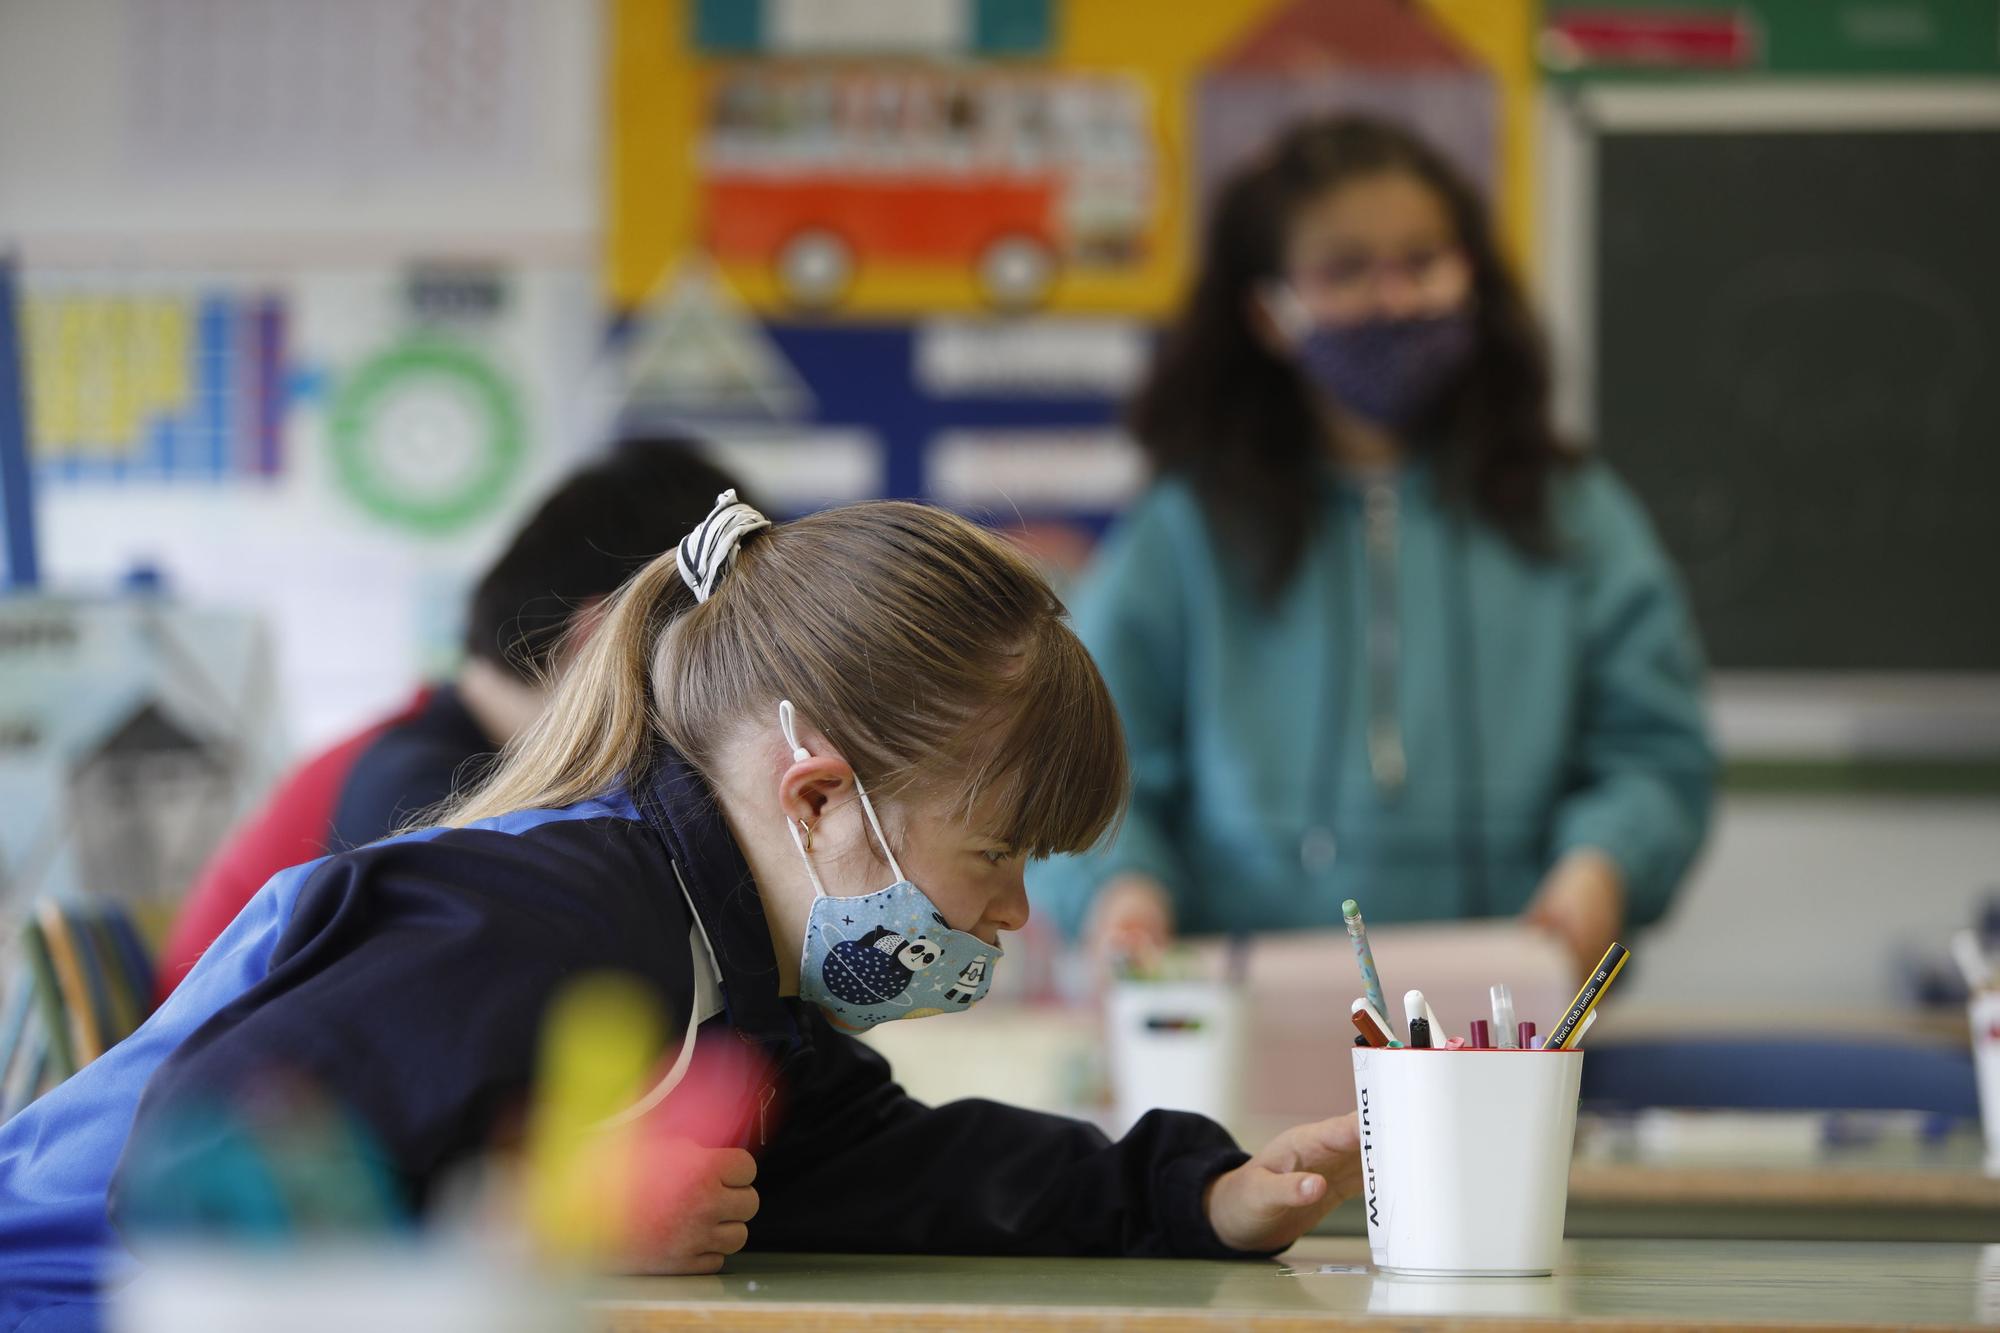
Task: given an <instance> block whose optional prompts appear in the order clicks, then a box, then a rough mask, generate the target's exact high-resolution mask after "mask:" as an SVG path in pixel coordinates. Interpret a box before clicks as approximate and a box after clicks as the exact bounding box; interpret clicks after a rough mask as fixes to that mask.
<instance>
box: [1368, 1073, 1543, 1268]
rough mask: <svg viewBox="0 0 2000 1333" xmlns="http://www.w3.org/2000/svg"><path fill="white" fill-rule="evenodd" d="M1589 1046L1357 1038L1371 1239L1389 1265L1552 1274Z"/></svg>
mask: <svg viewBox="0 0 2000 1333" xmlns="http://www.w3.org/2000/svg"><path fill="white" fill-rule="evenodd" d="M1582 1074H1583V1052H1581V1051H1413V1050H1407V1049H1404V1050H1381V1049H1374V1048H1369V1047H1356V1048H1355V1049H1354V1094H1355V1103H1356V1107H1357V1108H1358V1114H1359V1116H1360V1121H1361V1176H1362V1192H1363V1204H1364V1205H1365V1208H1366V1211H1367V1216H1368V1247H1369V1249H1370V1251H1371V1252H1372V1253H1373V1255H1374V1259H1375V1266H1376V1267H1377V1268H1380V1269H1381V1270H1382V1271H1384V1272H1386V1273H1406V1274H1414V1275H1417V1276H1421V1277H1480V1276H1486V1277H1544V1276H1547V1275H1548V1274H1550V1273H1553V1272H1554V1271H1555V1267H1556V1257H1557V1255H1558V1254H1559V1253H1560V1252H1561V1250H1562V1235H1563V1211H1564V1209H1565V1208H1566V1207H1567V1206H1568V1204H1569V1162H1570V1148H1571V1145H1572V1142H1573V1140H1574V1139H1575V1136H1576V1095H1577V1081H1578V1079H1579V1078H1581V1076H1582Z"/></svg>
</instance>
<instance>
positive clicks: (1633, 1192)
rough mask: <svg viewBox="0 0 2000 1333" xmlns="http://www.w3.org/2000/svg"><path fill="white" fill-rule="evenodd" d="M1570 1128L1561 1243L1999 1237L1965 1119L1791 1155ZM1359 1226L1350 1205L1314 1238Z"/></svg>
mask: <svg viewBox="0 0 2000 1333" xmlns="http://www.w3.org/2000/svg"><path fill="white" fill-rule="evenodd" d="M1603 1140H1604V1136H1602V1135H1595V1136H1593V1135H1592V1134H1590V1133H1589V1132H1588V1127H1587V1126H1586V1127H1585V1128H1584V1129H1581V1130H1580V1131H1579V1134H1578V1151H1577V1159H1576V1162H1575V1165H1574V1166H1573V1167H1572V1168H1571V1169H1570V1176H1569V1212H1568V1215H1567V1218H1566V1221H1565V1224H1564V1234H1566V1235H1568V1236H1570V1237H1571V1238H1573V1239H1574V1238H1607V1237H1675V1238H1680V1239H1689V1240H1704V1239H1706V1240H1726V1239H1735V1238H1751V1239H1760V1240H1908V1241H1915V1240H1922V1241H1982V1242H1983V1241H2000V1177H1995V1176H1989V1175H1987V1174H1986V1172H1985V1169H1984V1157H1985V1145H1984V1143H1983V1141H1982V1140H1981V1138H1980V1135H1979V1131H1978V1127H1977V1126H1976V1125H1969V1124H1968V1125H1962V1126H1960V1127H1958V1128H1957V1129H1955V1130H1953V1131H1952V1132H1951V1133H1950V1134H1948V1135H1946V1136H1944V1137H1942V1138H1940V1139H1937V1140H1934V1141H1926V1142H1917V1141H1913V1140H1912V1139H1911V1138H1909V1137H1906V1136H1893V1135H1891V1136H1884V1137H1882V1138H1879V1139H1876V1140H1874V1141H1869V1142H1862V1143H1856V1144H1851V1145H1846V1146H1832V1147H1821V1148H1818V1149H1816V1150H1814V1151H1812V1152H1811V1153H1809V1154H1804V1155H1799V1156H1795V1157H1782V1156H1781V1157H1764V1158H1761V1159H1760V1158H1752V1157H1743V1158H1739V1159H1736V1160H1730V1159H1727V1158H1723V1157H1715V1156H1704V1155H1701V1154H1698V1153H1665V1154H1662V1153H1647V1152H1642V1151H1634V1150H1632V1149H1631V1148H1629V1147H1618V1146H1615V1145H1614V1146H1607V1145H1605V1144H1604V1141H1603ZM1364 1230H1365V1226H1364V1223H1363V1221H1362V1216H1361V1208H1360V1205H1359V1204H1358V1203H1352V1202H1350V1203H1347V1204H1343V1205H1341V1207H1339V1208H1337V1209H1335V1210H1334V1211H1333V1212H1332V1213H1331V1214H1329V1215H1328V1217H1327V1219H1326V1221H1325V1222H1324V1223H1323V1224H1322V1225H1321V1227H1320V1231H1321V1233H1322V1234H1326V1235H1347V1236H1358V1235H1361V1234H1362V1233H1363V1231H1364Z"/></svg>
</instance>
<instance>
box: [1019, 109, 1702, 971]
mask: <svg viewBox="0 0 2000 1333" xmlns="http://www.w3.org/2000/svg"><path fill="white" fill-rule="evenodd" d="M1663 373H1665V371H1664V368H1663ZM1548 397H1549V370H1548V362H1547V358H1546V354H1545V352H1544V350H1543V347H1542V342H1541V338H1540V335H1539V332H1538V330H1537V329H1536V328H1535V326H1534V324H1533V322H1532V320H1531V318H1530V316H1529V314H1528V311H1527V308H1526V304H1525V302H1524V301H1523V299H1522V296H1521V293H1520V291H1519V289H1518V287H1517V286H1516V284H1515V282H1514V280H1513V278H1512V276H1511V275H1510V274H1509V273H1508V272H1507V270H1506V269H1505V267H1504V266H1503V265H1502V263H1501V260H1500V257H1499V254H1498V252H1497V250H1496V247H1495V244H1494V240H1493V236H1492V233H1491V230H1490V228H1489V225H1488V222H1487V220H1486V217H1485V214H1484V210H1483V208H1482V205H1481V203H1480V201H1479V199H1478V197H1477V195H1476V194H1475V192H1474V191H1473V190H1472V189H1471V188H1470V187H1469V186H1468V185H1467V184H1466V183H1465V182H1464V181H1463V180H1462V179H1461V178H1460V177H1459V175H1458V174H1457V173H1456V172H1455V171H1454V170H1453V169H1452V168H1450V167H1449V166H1448V165H1447V164H1446V163H1445V162H1444V161H1443V160H1442V159H1441V158H1440V157H1439V156H1438V154H1437V153H1436V152H1435V151H1433V150H1432V149H1430V148H1429V147H1428V146H1426V145H1424V144H1423V143H1421V142H1420V141H1418V140H1416V139H1414V138H1412V137H1411V136H1409V135H1408V134H1406V133H1404V132H1403V131H1401V130H1399V129H1396V128H1393V127H1391V126H1388V125H1386V124H1383V123H1380V122H1376V121H1370V120H1363V119H1358V118H1352V117H1340V118H1333V119H1326V120H1318V121H1312V122H1308V123H1305V124H1302V125H1300V126H1298V127H1297V128H1295V129H1293V130H1292V131H1290V132H1289V133H1287V134H1286V135H1284V136H1283V137H1282V138H1281V139H1279V140H1278V141H1277V142H1276V143H1275V144H1274V145H1273V146H1272V147H1271V148H1270V149H1269V150H1267V152H1266V153H1265V154H1264V155H1263V156H1261V157H1260V158H1258V159H1257V160H1256V161H1255V162H1253V163H1252V164H1251V165H1250V166H1249V167H1248V168H1247V169H1245V170H1244V171H1242V172H1241V173H1240V174H1238V175H1237V176H1236V177H1235V178H1234V180H1232V181H1231V182H1230V183H1229V185H1227V186H1226V187H1225V189H1224V190H1223V191H1222V193H1221V194H1220V196H1219V197H1218V199H1217V200H1216V202H1215V209H1214V213H1213V217H1212V220H1211V224H1210V230H1209V234H1208V238H1207V242H1206V247H1205V253H1204V255H1203V259H1202V267H1201V271H1200V273H1199V275H1198V277H1197V280H1196V284H1195V287H1194V291H1193V293H1192V295H1191V297H1190V300H1189V303H1188V306H1187V309H1186V311H1185V313H1184V315H1183V316H1182V318H1181V320H1180V322H1179V324H1178V327H1176V328H1175V329H1174V330H1173V331H1172V333H1171V334H1170V336H1169V337H1168V339H1167V341H1166V343H1165V345H1164V346H1163V348H1162V350H1161V353H1160V355H1159V358H1158V360H1157V361H1156V363H1155V364H1154V366H1153V369H1152V373H1151V376H1150V378H1149V380H1148V382H1147V383H1146V385H1145V386H1144V387H1143V388H1142V389H1141V391H1140V393H1139V396H1138V398H1137V401H1136V403H1135V405H1134V408H1133V412H1132V421H1133V426H1134V431H1135V434H1136V435H1137V436H1138V438H1139V440H1140V442H1141V444H1142V446H1143V447H1144V449H1145V450H1146V452H1147V454H1148V455H1149V456H1150V459H1151V461H1152V463H1153V465H1154V467H1155V470H1156V472H1157V480H1156V482H1155V483H1154V485H1153V487H1152V489H1151V490H1150V491H1149V492H1148V493H1147V494H1146V495H1145V496H1144V497H1143V498H1142V499H1141V500H1140V501H1139V502H1138V504H1137V506H1136V507H1135V508H1134V509H1133V510H1132V511H1131V513H1130V514H1128V515H1127V516H1126V518H1125V520H1124V521H1123V523H1122V524H1121V525H1120V526H1119V527H1118V528H1117V529H1116V530H1115V531H1114V532H1113V533H1112V534H1111V535H1110V537H1109V538H1108V539H1107V541H1106V543H1105V545H1104V547H1103V549H1102V551H1101V553H1100V556H1099V559H1098V562H1097V564H1096V567H1095V568H1094V570H1093V571H1092V573H1091V575H1090V577H1089V578H1088V579H1087V581H1086V583H1085V585H1084V587H1083V588H1082V589H1081V590H1080V591H1079V594H1078V595H1077V597H1076V598H1075V599H1073V600H1074V606H1075V614H1076V622H1077V627H1078V629H1079V631H1080V633H1081V634H1082V636H1083V638H1084V641H1085V642H1086V643H1087V644H1088V645H1089V646H1090V649H1091V651H1092V653H1093V654H1094V655H1095V657H1096V659H1097V662H1098V665H1099V667H1100V668H1101V669H1102V670H1103V673H1104V676H1105V679H1106V680H1107V681H1108V682H1109V684H1110V686H1111V690H1112V693H1113V695H1114V696H1115V698H1116V699H1117V702H1118V706H1119V709H1120V712H1121V713H1122V715H1123V718H1124V722H1125V728H1126V735H1127V743H1128V745H1129V747H1130V759H1131V768H1132V773H1133V780H1134V792H1133V801H1132V806H1131V811H1130V814H1129V815H1128V817H1127V819H1126V821H1125V823H1124V825H1123V827H1122V830H1121V832H1120V833H1119V835H1118V836H1117V838H1116V839H1115V841H1113V842H1112V843H1111V844H1110V845H1109V846H1108V848H1106V849H1105V850H1104V851H1102V852H1101V853H1098V854H1094V855H1089V856H1084V857H1074V858H1067V859H1059V860H1057V861H1054V862H1051V863H1049V864H1048V865H1047V866H1046V867H1045V869H1044V870H1043V872H1042V873H1041V874H1040V876H1039V877H1038V878H1036V879H1034V880H1031V884H1032V885H1033V887H1034V888H1035V889H1036V890H1037V893H1038V896H1039V898H1040V900H1041V902H1042V903H1043V905H1045V906H1046V907H1048V908H1050V909H1052V910H1053V912H1054V914H1055V915H1056V917H1057V919H1058V920H1059V921H1061V922H1062V923H1063V925H1064V926H1065V927H1066V928H1067V929H1068V930H1069V931H1071V932H1072V933H1077V932H1081V933H1083V934H1085V935H1086V936H1087V937H1088V938H1089V939H1090V940H1091V942H1092V943H1093V944H1094V945H1096V946H1097V947H1099V948H1100V950H1103V949H1108V948H1111V947H1124V948H1137V949H1146V948H1150V947H1157V946H1159V945H1162V944H1164V943H1165V942H1166V941H1167V940H1168V939H1169V938H1171V936H1172V935H1173V934H1174V933H1176V932H1189V933H1203V932H1222V931H1245V930H1250V931H1261V930H1283V929H1291V928H1303V927H1326V926H1334V925H1336V924H1337V923H1338V922H1339V921H1340V903H1341V900H1342V899H1343V898H1348V897H1356V898H1359V899H1361V900H1362V902H1363V903H1364V905H1365V907H1366V909H1367V912H1368V916H1369V919H1370V920H1372V921H1378V922H1379V921H1395V920H1416V919H1428V918H1453V917H1477V916H1494V915H1507V914H1525V916H1526V917H1527V918H1528V919H1529V920H1531V921H1533V922H1535V923H1537V924H1539V925H1542V926H1544V927H1546V928H1548V929H1549V930H1552V931H1554V932H1555V933H1556V934H1558V935H1559V936H1560V937H1561V938H1562V940H1563V942H1564V944H1565V945H1566V946H1567V947H1568V949H1569V950H1570V952H1571V953H1572V954H1573V955H1574V956H1575V957H1576V958H1577V960H1578V962H1579V966H1587V965H1588V964H1590V963H1594V962H1595V961H1596V959H1597V956H1598V954H1599V953H1601V952H1602V950H1603V948H1604V945H1605V944H1606V943H1608V942H1609V941H1610V940H1611V938H1612V937H1613V936H1614V935H1616V934H1618V933H1619V932H1621V931H1623V930H1625V929H1627V928H1629V927H1631V926H1635V925H1642V924H1644V923H1646V922H1649V921H1652V920H1654V919H1655V918H1657V917H1658V916H1660V914H1661V913H1662V912H1664V911H1665V909H1666V906H1667V903H1668V900H1669V899H1670V897H1671V896H1672V894H1673V892H1674V888H1675V886H1676V884H1677V883H1678V882H1679V881H1680V879H1681V877H1682V875H1683V874H1684V873H1685V872H1686V870H1687V868H1688V865H1689V863H1690V862H1691V861H1692V860H1693V858H1694V855H1695V852H1696V850H1697V849H1698V848H1699V846H1700V844H1701V841H1702V836H1703V833H1704V831H1705V830H1706V827H1707V823H1708V812H1709V801H1710V794H1711V788H1712V785H1713V780H1714V771H1715V760H1714V756H1713V753H1712V751H1711V749H1710V746H1709V742H1708V738H1707V734H1706V731H1705V728H1704V723H1703V718H1702V695H1701V688H1702V659H1701V650H1700V646H1699V643H1698V641H1697V638H1696V635H1695V630H1694V626H1693V624H1692V623H1691V622H1690V619H1689V616H1688V612H1687V607H1686V604H1685V601H1684V599H1683V597H1682V595H1681V591H1680V589H1679V587H1678V585H1677V583H1676V579H1675V576H1674V572H1673V570H1672V568H1671V567H1670V566H1669V565H1668V563H1667V560H1666V558H1665V556H1664V554H1663V553H1662V551H1661V549H1660V547H1659V544H1658V542H1657V541H1656V540H1655V538H1654V536H1653V532H1652V530H1651V527H1650V526H1649V524H1648V522H1647V519H1646V516H1645V514H1644V512H1643V510H1642V509H1641V508H1640V506H1639V504H1638V503H1637V502H1636V501H1635V500H1634V498H1633V497H1632V495H1631V494H1630V492H1628V491H1627V490H1626V489H1625V487H1624V486H1623V485H1621V484H1620V483H1619V481H1618V480H1617V478H1615V477H1614V476H1613V475H1612V474H1611V472H1610V470H1609V469H1608V468H1607V467H1606V466H1605V465H1604V464H1603V463H1601V462H1597V461H1594V460H1591V459H1588V458H1586V457H1585V456H1584V455H1582V454H1580V453H1578V452H1575V451H1572V450H1571V449H1569V448H1568V447H1566V446H1565V445H1564V444H1563V443H1562V442H1561V441H1560V440H1559V439H1558V438H1557V436H1556V433H1555V431H1554V428H1553V426H1552V425H1551V422H1550V418H1549V404H1548Z"/></svg>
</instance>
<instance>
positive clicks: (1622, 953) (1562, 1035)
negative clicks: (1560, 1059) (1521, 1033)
mask: <svg viewBox="0 0 2000 1333" xmlns="http://www.w3.org/2000/svg"><path fill="white" fill-rule="evenodd" d="M1631 957H1632V953H1631V950H1629V949H1627V948H1626V947H1625V946H1624V945H1622V944H1619V943H1617V942H1616V941H1615V940H1614V941H1613V942H1612V945H1611V947H1610V948H1608V949H1606V950H1605V951H1604V957H1602V958H1600V959H1598V960H1597V966H1596V967H1595V968H1594V969H1592V971H1591V973H1590V975H1589V976H1588V977H1586V978H1585V979H1584V983H1583V989H1581V990H1579V991H1578V992H1577V993H1576V998H1575V999H1574V1000H1571V1001H1570V1002H1569V1010H1568V1012H1566V1013H1565V1014H1564V1015H1563V1017H1562V1022H1560V1023H1558V1024H1556V1027H1555V1031H1553V1032H1551V1033H1549V1039H1548V1040H1547V1041H1546V1042H1544V1043H1542V1049H1543V1050H1548V1051H1566V1050H1568V1049H1569V1043H1570V1039H1571V1038H1572V1036H1573V1035H1574V1034H1575V1032H1576V1028H1577V1024H1579V1023H1581V1022H1583V1020H1584V1019H1586V1018H1588V1017H1590V1011H1591V1010H1592V1009H1595V1008H1596V1007H1597V1004H1598V1001H1600V1000H1602V999H1603V998H1604V992H1605V991H1607V990H1610V989H1611V983H1612V982H1613V981H1615V980H1617V978H1618V974H1619V972H1620V971H1622V970H1623V969H1624V967H1625V963H1626V961H1627V960H1628V959H1630V958H1631Z"/></svg>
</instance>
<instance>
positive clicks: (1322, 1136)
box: [1206, 1111, 1361, 1250]
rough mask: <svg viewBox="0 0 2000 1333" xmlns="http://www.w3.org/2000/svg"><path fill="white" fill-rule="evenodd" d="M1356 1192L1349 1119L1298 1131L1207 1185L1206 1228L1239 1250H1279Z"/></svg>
mask: <svg viewBox="0 0 2000 1333" xmlns="http://www.w3.org/2000/svg"><path fill="white" fill-rule="evenodd" d="M1360 1189H1361V1136H1360V1129H1359V1127H1358V1125H1357V1123H1356V1121H1355V1117H1354V1113H1353V1112H1352V1111H1350V1112H1348V1113H1347V1114H1346V1115H1339V1116H1335V1117H1334V1118H1333V1119H1331V1120H1322V1121H1320V1122H1319V1123H1318V1124H1313V1125H1298V1126H1295V1127H1294V1128H1292V1129H1288V1130H1286V1131H1285V1132H1284V1133H1282V1134H1280V1135H1278V1137H1277V1138H1275V1139H1272V1140H1271V1141H1270V1142H1269V1143H1268V1144H1266V1145H1264V1150H1263V1151H1262V1152H1260V1153H1258V1154H1257V1155H1256V1156H1255V1157H1252V1158H1251V1159H1250V1160H1249V1161H1247V1162H1245V1163H1244V1164H1243V1165H1241V1166H1239V1167H1237V1168H1236V1169H1235V1170H1234V1171H1226V1172H1224V1173H1223V1174H1222V1175H1219V1176H1217V1177H1216V1178H1215V1179H1214V1180H1213V1181H1211V1182H1210V1183H1209V1186H1208V1198H1207V1201H1206V1207H1207V1210H1208V1221H1209V1225H1211V1226H1213V1227H1214V1228H1215V1234H1216V1235H1217V1236H1218V1237H1220V1238H1221V1240H1222V1243H1223V1244H1224V1245H1227V1246H1229V1247H1230V1248H1231V1249H1236V1250H1277V1249H1283V1248H1284V1247H1285V1246H1287V1245H1290V1244H1291V1243H1292V1242H1293V1241H1295V1240H1297V1239H1298V1238H1299V1237H1300V1236H1303V1235H1305V1234H1306V1232H1308V1231H1310V1230H1312V1229H1313V1227H1314V1225H1315V1224H1317V1223H1318V1222H1319V1220H1320V1219H1321V1218H1322V1217H1325V1216H1326V1215H1327V1214H1328V1213H1329V1212H1331V1211H1332V1210H1333V1207H1334V1205H1335V1204H1337V1203H1339V1202H1340V1201H1341V1200H1342V1199H1345V1198H1348V1197H1350V1196H1352V1195H1354V1194H1356V1193H1358V1192H1359V1191H1360Z"/></svg>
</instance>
